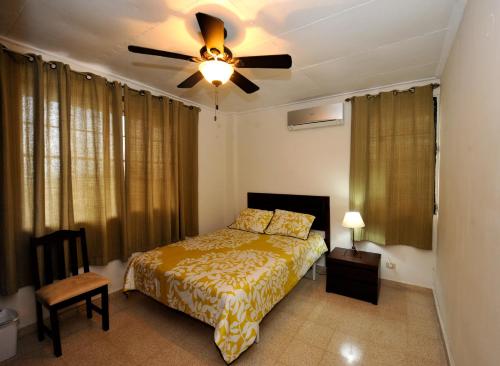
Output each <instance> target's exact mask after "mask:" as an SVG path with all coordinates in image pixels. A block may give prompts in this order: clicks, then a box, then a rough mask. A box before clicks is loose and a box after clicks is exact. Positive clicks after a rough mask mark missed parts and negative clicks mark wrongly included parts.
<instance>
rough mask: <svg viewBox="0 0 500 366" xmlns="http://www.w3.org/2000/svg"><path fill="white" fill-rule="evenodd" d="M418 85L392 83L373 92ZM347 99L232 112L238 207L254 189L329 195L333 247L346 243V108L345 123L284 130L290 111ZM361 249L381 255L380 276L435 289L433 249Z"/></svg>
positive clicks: (347, 133) (347, 180)
mask: <svg viewBox="0 0 500 366" xmlns="http://www.w3.org/2000/svg"><path fill="white" fill-rule="evenodd" d="M428 83H429V81H427V82H424V83H421V84H428ZM418 84H419V83H415V82H413V83H409V84H402V85H398V86H397V87H395V86H390V87H388V88H381V89H379V90H372V91H371V93H376V92H378V91H382V90H392V89H394V88H399V89H404V88H407V87H410V86H415V85H418ZM346 97H348V95H343V96H338V97H331V98H327V99H323V100H321V101H316V102H308V103H302V104H294V105H291V106H284V107H280V108H273V109H268V110H262V111H256V112H252V113H245V114H239V115H237V116H236V130H235V135H236V148H235V149H236V155H235V166H236V188H235V190H236V206H235V207H236V209H237V210H236V211H238V210H240V209H241V208H243V207H245V205H246V193H247V192H252V191H256V192H272V193H292V194H310V195H327V196H330V198H331V203H330V205H331V219H332V222H331V228H332V247H333V246H342V247H349V246H350V232H349V231H348V230H347V229H344V228H343V227H342V226H341V221H342V218H343V216H344V213H345V211H346V210H348V206H349V155H350V112H349V110H348V109H347V111H346V112H347V114H346V116H345V117H346V118H345V124H344V125H343V126H330V127H322V128H316V129H307V130H299V131H289V130H288V129H287V111H288V110H293V109H301V108H307V107H310V106H312V105H315V104H324V103H336V102H342V101H344V99H345V98H346ZM347 106H349V105H348V104H347ZM359 247H360V248H361V249H366V250H369V251H375V252H380V253H382V277H383V278H386V279H391V280H394V281H399V282H405V283H410V284H416V285H420V286H424V287H429V288H432V287H433V277H434V264H435V263H434V259H435V257H434V253H433V252H432V251H427V250H419V249H415V248H412V247H408V246H388V247H381V246H377V245H374V244H365V245H360V246H359ZM387 259H390V260H391V261H392V262H393V263H395V264H396V269H395V270H389V269H387V268H386V267H385V262H386V260H387Z"/></svg>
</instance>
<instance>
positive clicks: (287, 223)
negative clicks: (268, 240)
mask: <svg viewBox="0 0 500 366" xmlns="http://www.w3.org/2000/svg"><path fill="white" fill-rule="evenodd" d="M314 219H315V217H314V216H312V215H308V214H303V213H298V212H291V211H284V210H276V211H274V216H273V219H272V220H271V223H270V224H269V226H268V227H267V229H266V231H265V233H266V234H269V235H285V236H292V237H294V238H298V239H304V240H305V239H307V238H308V236H309V231H311V226H312V224H313V221H314Z"/></svg>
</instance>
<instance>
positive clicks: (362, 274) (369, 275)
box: [328, 263, 378, 283]
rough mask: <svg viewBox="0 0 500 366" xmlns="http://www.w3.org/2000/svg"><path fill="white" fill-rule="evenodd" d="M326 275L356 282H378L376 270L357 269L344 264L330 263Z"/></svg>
mask: <svg viewBox="0 0 500 366" xmlns="http://www.w3.org/2000/svg"><path fill="white" fill-rule="evenodd" d="M328 273H329V275H330V274H331V275H332V276H333V277H337V276H341V277H346V278H350V279H351V280H353V281H358V282H368V283H377V282H378V271H377V269H367V268H358V267H353V266H351V265H349V264H344V263H332V264H331V265H329V266H328Z"/></svg>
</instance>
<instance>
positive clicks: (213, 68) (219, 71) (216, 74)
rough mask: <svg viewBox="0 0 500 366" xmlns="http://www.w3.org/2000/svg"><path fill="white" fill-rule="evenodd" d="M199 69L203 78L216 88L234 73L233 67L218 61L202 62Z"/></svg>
mask: <svg viewBox="0 0 500 366" xmlns="http://www.w3.org/2000/svg"><path fill="white" fill-rule="evenodd" d="M199 69H200V72H201V73H202V74H203V77H204V78H205V79H207V81H208V82H209V83H212V84H214V85H216V86H219V85H220V84H224V83H225V82H227V81H228V80H229V78H230V77H231V75H232V74H233V71H234V70H233V65H230V64H228V63H227V62H224V61H218V60H210V61H204V62H202V63H201V64H200V66H199Z"/></svg>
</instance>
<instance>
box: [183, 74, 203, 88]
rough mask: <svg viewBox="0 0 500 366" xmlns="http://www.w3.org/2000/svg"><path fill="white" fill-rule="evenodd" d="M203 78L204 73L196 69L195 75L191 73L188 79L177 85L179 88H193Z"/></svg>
mask: <svg viewBox="0 0 500 366" xmlns="http://www.w3.org/2000/svg"><path fill="white" fill-rule="evenodd" d="M201 79H203V74H202V73H201V72H199V71H196V72H195V73H194V74H193V75H191V76H190V77H188V78H187V79H186V80H184V81H183V82H182V83H180V84H179V85H177V87H178V88H192V87H193V86H195V85H196V83H198V81H200V80H201Z"/></svg>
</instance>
